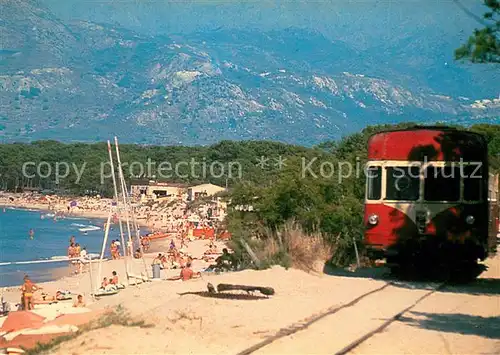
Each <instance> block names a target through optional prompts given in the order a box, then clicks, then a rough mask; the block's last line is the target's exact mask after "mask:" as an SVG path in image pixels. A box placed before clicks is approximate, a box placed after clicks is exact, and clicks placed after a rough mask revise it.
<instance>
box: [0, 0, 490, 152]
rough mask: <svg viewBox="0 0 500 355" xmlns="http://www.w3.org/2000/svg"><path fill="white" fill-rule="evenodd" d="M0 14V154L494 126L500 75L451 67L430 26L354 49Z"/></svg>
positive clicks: (34, 10)
mask: <svg viewBox="0 0 500 355" xmlns="http://www.w3.org/2000/svg"><path fill="white" fill-rule="evenodd" d="M0 2H1V5H2V10H1V11H0V20H1V21H0V34H1V41H0V46H1V48H0V65H1V66H0V108H1V110H0V140H1V141H2V142H12V141H32V140H38V139H56V140H61V141H102V140H105V139H108V138H110V137H112V136H114V135H117V136H118V137H119V138H120V140H121V141H123V142H130V143H142V144H174V145H177V144H186V145H197V144H200V145H204V144H210V143H213V142H217V141H220V140H223V139H233V140H242V139H245V140H255V139H271V140H279V141H284V142H289V143H295V144H301V145H312V144H317V143H319V142H321V141H325V140H330V139H337V138H339V137H341V136H343V135H345V134H347V133H351V132H353V131H357V130H359V129H361V128H363V127H365V126H366V125H369V124H378V123H392V122H401V121H415V122H422V123H429V122H435V121H446V122H450V123H460V124H470V123H477V122H489V123H497V122H499V120H500V118H499V117H500V99H496V96H497V95H498V82H500V80H497V79H500V77H499V76H498V67H494V66H483V67H481V68H478V67H474V66H471V65H466V64H460V63H454V62H453V59H451V57H452V55H453V52H452V50H450V52H449V54H447V55H444V56H443V52H442V50H443V48H446V50H448V49H449V48H452V47H453V43H454V42H453V43H449V42H446V43H447V46H443V45H440V43H439V42H438V43H434V42H432V39H431V38H430V37H429V31H430V27H426V28H424V29H423V30H420V31H412V32H411V33H408V34H407V35H404V36H402V35H401V33H399V34H398V40H397V41H385V40H384V41H382V40H381V41H380V43H379V45H378V46H366V45H365V46H364V47H363V48H361V47H360V46H356V45H353V44H352V43H350V42H349V41H346V40H341V39H345V36H344V37H342V36H339V38H341V39H335V38H332V35H331V33H330V34H328V33H325V32H324V31H321V30H318V29H315V28H304V26H290V27H286V28H265V29H258V28H229V27H227V26H221V27H218V28H208V29H204V28H203V26H200V27H198V28H194V29H192V30H190V31H185V32H184V33H182V32H179V33H176V34H175V33H164V32H161V31H156V32H154V31H153V32H152V31H141V30H138V29H137V28H134V26H124V24H123V23H116V21H115V22H113V23H111V22H112V21H109V22H108V23H106V22H105V21H101V22H96V21H95V19H91V18H88V16H87V18H85V19H82V18H71V19H68V18H65V16H62V15H61V17H59V16H57V15H56V14H54V11H52V10H51V9H50V6H49V5H51V4H52V6H53V5H54V3H50V2H48V3H41V2H36V1H31V0H0ZM158 6H160V5H158ZM220 16H224V15H223V14H222V15H220ZM101 20H102V19H101ZM186 21H188V20H186ZM132 22H133V21H132ZM465 27H467V26H465ZM459 44H460V43H457V44H456V46H458V45H459ZM456 46H455V47H456ZM448 61H449V62H448ZM478 100H483V101H478Z"/></svg>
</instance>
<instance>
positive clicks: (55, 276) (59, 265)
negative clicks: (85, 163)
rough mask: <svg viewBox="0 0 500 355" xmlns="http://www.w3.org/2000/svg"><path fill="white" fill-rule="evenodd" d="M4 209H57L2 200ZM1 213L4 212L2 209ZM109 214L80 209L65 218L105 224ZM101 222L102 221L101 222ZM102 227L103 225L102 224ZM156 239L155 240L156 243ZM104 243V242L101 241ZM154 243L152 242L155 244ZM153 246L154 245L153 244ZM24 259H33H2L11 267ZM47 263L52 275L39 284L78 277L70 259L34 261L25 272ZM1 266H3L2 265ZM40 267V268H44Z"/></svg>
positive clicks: (147, 229)
mask: <svg viewBox="0 0 500 355" xmlns="http://www.w3.org/2000/svg"><path fill="white" fill-rule="evenodd" d="M2 209H10V210H16V211H25V212H34V213H38V212H41V213H45V212H46V213H54V212H56V211H54V210H51V209H49V208H48V206H46V205H43V204H19V203H17V204H14V203H11V204H5V203H3V202H1V201H0V210H2ZM0 213H2V212H1V211H0ZM108 214H109V212H104V211H85V210H83V211H78V212H73V213H71V214H69V215H64V219H68V220H71V219H75V220H78V219H80V218H81V219H86V220H96V221H99V222H102V225H105V223H106V221H107V218H108ZM122 222H123V223H124V224H126V222H125V221H122ZM137 223H138V226H139V228H140V231H141V235H142V234H145V233H150V232H151V228H150V227H149V226H148V225H146V224H145V223H141V222H139V221H138V222H137ZM99 224H101V223H99ZM101 227H102V226H101ZM101 232H102V233H100V234H101V235H100V238H102V239H103V238H104V236H103V235H104V227H102V230H101ZM125 233H126V227H125V228H124V234H125ZM154 242H155V241H153V243H154ZM101 243H102V242H101ZM153 243H152V244H153ZM152 246H153V245H152ZM63 254H66V250H64V253H63ZM38 260H39V261H45V260H47V261H48V260H50V258H40V259H36V261H38ZM24 261H32V260H15V261H2V264H3V263H6V264H5V266H6V267H9V266H13V265H16V264H14V263H17V262H24ZM7 263H8V264H7ZM46 264H51V265H47V267H46V268H45V269H44V270H46V274H48V275H51V276H49V277H48V279H46V280H45V281H42V282H40V283H39V284H41V285H42V284H48V283H53V282H58V281H60V280H62V279H65V278H74V277H77V276H78V274H69V270H68V268H69V267H70V266H69V264H68V261H67V260H63V261H54V262H52V263H49V262H46V263H42V262H40V263H33V264H32V265H33V266H34V267H33V268H29V270H27V271H26V272H25V273H26V274H31V273H35V274H36V273H37V272H39V270H37V267H38V265H46ZM20 265H22V266H28V265H30V264H20ZM0 267H3V265H2V266H0ZM42 269H43V268H42ZM42 269H40V270H42ZM10 288H18V286H17V284H13V285H5V286H0V290H2V291H5V290H9V289H10Z"/></svg>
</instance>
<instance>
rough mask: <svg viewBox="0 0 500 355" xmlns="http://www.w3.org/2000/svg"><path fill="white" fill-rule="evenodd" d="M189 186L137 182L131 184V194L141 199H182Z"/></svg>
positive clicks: (151, 181)
mask: <svg viewBox="0 0 500 355" xmlns="http://www.w3.org/2000/svg"><path fill="white" fill-rule="evenodd" d="M187 187H188V186H187V185H185V184H178V183H170V182H157V181H153V180H135V181H132V182H131V184H130V194H131V195H132V196H134V197H136V198H141V199H153V200H155V199H158V198H182V196H183V195H184V194H186V192H187Z"/></svg>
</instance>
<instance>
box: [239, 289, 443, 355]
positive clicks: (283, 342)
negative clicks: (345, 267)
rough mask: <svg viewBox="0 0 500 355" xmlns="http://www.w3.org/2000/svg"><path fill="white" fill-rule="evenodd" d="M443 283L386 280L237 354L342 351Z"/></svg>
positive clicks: (366, 336)
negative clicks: (412, 285) (414, 285)
mask: <svg viewBox="0 0 500 355" xmlns="http://www.w3.org/2000/svg"><path fill="white" fill-rule="evenodd" d="M443 287H445V283H440V284H435V285H433V286H432V287H430V288H427V289H409V288H402V287H400V286H397V284H396V283H395V282H386V283H385V284H383V285H382V286H380V287H378V288H375V289H373V290H371V291H369V292H366V293H364V294H362V295H360V296H358V297H356V298H355V299H353V300H351V301H349V302H347V303H344V304H341V305H337V306H334V307H331V308H329V309H327V310H326V311H324V312H322V313H320V314H318V315H315V316H312V317H310V318H309V319H306V320H304V321H303V322H300V323H298V324H294V325H292V326H290V327H287V328H283V329H281V330H280V331H279V332H278V333H276V334H275V335H273V336H270V337H268V338H266V339H264V340H263V341H261V342H259V343H257V344H255V345H253V346H251V347H249V348H247V349H245V350H243V351H241V352H239V353H238V355H249V354H277V353H295V354H297V353H311V352H314V353H327V354H333V353H334V354H336V355H344V354H347V353H349V352H350V351H352V350H354V349H355V348H356V347H358V346H359V345H361V344H362V343H364V342H365V341H366V340H368V339H370V338H371V337H373V336H374V335H375V334H377V333H379V332H381V331H383V330H384V329H386V328H387V327H388V326H389V325H390V324H391V323H393V322H395V321H397V320H398V319H400V318H401V317H402V316H403V314H405V313H406V312H408V311H410V310H411V309H412V308H414V307H415V306H416V305H418V304H419V303H420V302H422V301H423V300H424V299H426V298H427V297H429V296H431V295H432V294H433V293H435V292H437V291H439V290H441V289H442V288H443ZM389 296H390V297H389ZM384 301H385V302H384ZM374 305H377V306H376V307H374ZM353 323H356V324H353ZM337 349H338V350H337Z"/></svg>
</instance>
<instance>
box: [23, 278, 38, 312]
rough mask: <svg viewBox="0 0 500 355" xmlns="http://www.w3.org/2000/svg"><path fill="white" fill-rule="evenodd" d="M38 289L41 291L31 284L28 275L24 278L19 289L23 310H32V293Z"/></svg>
mask: <svg viewBox="0 0 500 355" xmlns="http://www.w3.org/2000/svg"><path fill="white" fill-rule="evenodd" d="M39 289H41V287H38V286H37V285H35V284H34V283H32V282H31V280H30V278H29V277H28V275H26V276H24V283H23V286H22V287H21V291H22V295H23V303H24V304H23V305H24V309H25V310H28V311H30V310H32V309H33V293H34V292H35V291H37V290H39Z"/></svg>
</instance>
